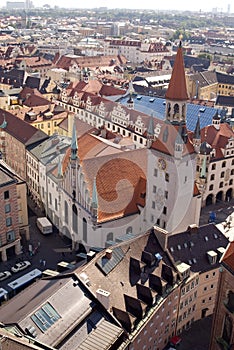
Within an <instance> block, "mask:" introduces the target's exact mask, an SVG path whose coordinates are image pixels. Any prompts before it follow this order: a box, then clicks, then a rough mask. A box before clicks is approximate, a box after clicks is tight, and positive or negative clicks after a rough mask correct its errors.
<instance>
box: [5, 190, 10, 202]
mask: <svg viewBox="0 0 234 350" xmlns="http://www.w3.org/2000/svg"><path fill="white" fill-rule="evenodd" d="M9 198H10V194H9V191H5V192H4V199H5V200H6V199H9Z"/></svg>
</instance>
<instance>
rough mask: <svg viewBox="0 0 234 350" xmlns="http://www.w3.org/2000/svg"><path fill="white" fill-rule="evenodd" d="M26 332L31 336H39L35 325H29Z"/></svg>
mask: <svg viewBox="0 0 234 350" xmlns="http://www.w3.org/2000/svg"><path fill="white" fill-rule="evenodd" d="M25 332H26V333H27V334H28V335H30V336H31V337H33V338H36V337H37V331H36V328H35V327H33V326H27V327H26V328H25Z"/></svg>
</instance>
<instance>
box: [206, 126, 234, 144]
mask: <svg viewBox="0 0 234 350" xmlns="http://www.w3.org/2000/svg"><path fill="white" fill-rule="evenodd" d="M231 137H234V131H233V130H232V128H231V126H230V125H229V124H227V123H221V124H220V129H219V130H217V129H216V128H215V127H214V126H213V125H209V126H206V127H204V128H202V129H201V141H202V142H203V141H206V142H207V143H208V144H209V145H211V146H212V147H213V148H215V149H224V148H226V145H227V143H228V140H229V138H231Z"/></svg>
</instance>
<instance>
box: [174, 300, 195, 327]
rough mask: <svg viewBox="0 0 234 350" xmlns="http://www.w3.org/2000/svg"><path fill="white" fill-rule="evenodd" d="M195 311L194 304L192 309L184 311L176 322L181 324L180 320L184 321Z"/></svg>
mask: <svg viewBox="0 0 234 350" xmlns="http://www.w3.org/2000/svg"><path fill="white" fill-rule="evenodd" d="M195 309H196V304H194V305H193V306H192V307H190V308H189V309H188V310H186V311H185V312H184V313H183V315H180V316H179V319H178V322H179V323H181V322H182V320H185V319H186V318H187V317H188V316H189V315H190V314H191V313H192V312H194V311H195Z"/></svg>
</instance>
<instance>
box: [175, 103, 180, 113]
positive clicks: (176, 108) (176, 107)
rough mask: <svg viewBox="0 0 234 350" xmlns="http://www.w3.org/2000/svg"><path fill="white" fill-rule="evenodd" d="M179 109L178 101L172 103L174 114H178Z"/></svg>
mask: <svg viewBox="0 0 234 350" xmlns="http://www.w3.org/2000/svg"><path fill="white" fill-rule="evenodd" d="M179 111H180V109H179V105H178V103H176V104H175V105H174V116H176V114H178V113H179Z"/></svg>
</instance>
